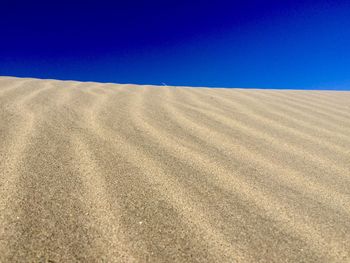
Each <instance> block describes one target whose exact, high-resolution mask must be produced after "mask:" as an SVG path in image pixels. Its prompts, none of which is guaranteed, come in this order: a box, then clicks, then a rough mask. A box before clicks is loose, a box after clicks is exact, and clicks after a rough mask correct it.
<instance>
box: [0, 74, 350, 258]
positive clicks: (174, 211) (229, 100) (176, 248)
mask: <svg viewBox="0 0 350 263" xmlns="http://www.w3.org/2000/svg"><path fill="white" fill-rule="evenodd" d="M0 262H350V92H336V91H294V90H288V91H287V90H254V89H249V90H248V89H207V88H186V87H166V86H138V85H117V84H101V83H92V82H84V83H83V82H74V81H55V80H38V79H24V78H23V79H21V78H12V77H1V78H0Z"/></svg>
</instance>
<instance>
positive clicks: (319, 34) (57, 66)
mask: <svg viewBox="0 0 350 263" xmlns="http://www.w3.org/2000/svg"><path fill="white" fill-rule="evenodd" d="M53 2H54V1H45V2H38V1H37V2H35V1H21V2H20V1H6V0H5V1H4V0H3V1H1V15H0V27H1V30H0V75H6V76H19V77H39V78H55V79H71V80H84V81H85V80H90V81H101V82H116V83H138V84H161V83H166V84H167V85H184V86H214V87H215V86H217V87H258V88H299V89H310V88H311V89H314V88H321V89H350V1H341V0H340V1H336V0H334V1H331V0H329V1H322V0H320V1H311V0H304V1H298V0H294V1H289V0H279V1H269V0H265V1H258V0H255V1H248V0H247V1H243V0H242V1H234V0H232V1H220V0H216V1H182V0H178V1H114V3H113V4H112V3H108V2H105V1H102V0H100V1H84V2H79V1H73V0H72V1H70V2H68V1H67V2H65V1H57V2H56V3H53Z"/></svg>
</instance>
